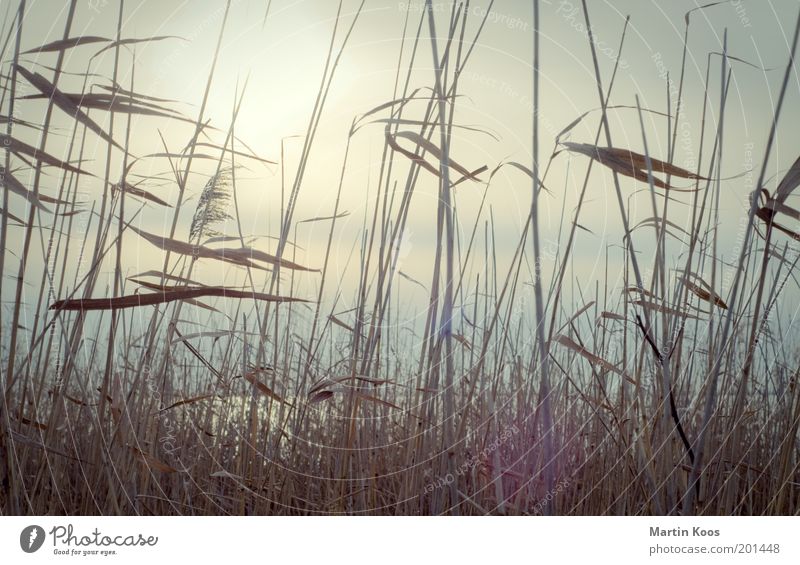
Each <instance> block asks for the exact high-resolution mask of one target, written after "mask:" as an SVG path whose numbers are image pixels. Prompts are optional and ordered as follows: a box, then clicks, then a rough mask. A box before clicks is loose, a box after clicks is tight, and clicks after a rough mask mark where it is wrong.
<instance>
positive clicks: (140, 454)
mask: <svg viewBox="0 0 800 565" xmlns="http://www.w3.org/2000/svg"><path fill="white" fill-rule="evenodd" d="M129 447H130V448H131V450H132V451H133V454H134V455H135V456H136V457H137V459H139V461H141V462H142V463H144V464H145V465H147V467H148V468H150V469H153V470H156V471H159V472H161V473H177V472H178V470H177V469H176V468H174V467H170V466H169V465H167V464H166V463H164V462H163V461H159V460H158V459H157V458H156V457H153V456H152V455H150V454H149V453H147V452H145V451H142V450H141V449H139V448H138V447H134V446H132V445H131V446H129Z"/></svg>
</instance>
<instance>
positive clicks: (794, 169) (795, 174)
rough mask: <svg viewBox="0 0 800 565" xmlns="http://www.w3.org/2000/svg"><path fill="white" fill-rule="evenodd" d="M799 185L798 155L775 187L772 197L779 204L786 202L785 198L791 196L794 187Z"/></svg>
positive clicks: (799, 167)
mask: <svg viewBox="0 0 800 565" xmlns="http://www.w3.org/2000/svg"><path fill="white" fill-rule="evenodd" d="M798 186H800V157H798V158H797V160H796V161H795V162H794V163H793V164H792V166H791V167H790V168H789V170H788V171H787V172H786V174H785V175H784V176H783V179H782V180H781V182H780V183H778V188H776V189H775V196H774V199H775V200H777V201H778V202H780V203H781V204H785V203H786V199H787V198H789V196H791V194H792V192H793V191H794V189H795V188H797V187H798Z"/></svg>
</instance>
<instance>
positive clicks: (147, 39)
mask: <svg viewBox="0 0 800 565" xmlns="http://www.w3.org/2000/svg"><path fill="white" fill-rule="evenodd" d="M165 39H180V40H181V41H188V40H187V39H186V38H184V37H178V36H177V35H156V36H153V37H142V38H140V39H133V38H131V39H120V40H119V41H112V42H111V43H110V44H108V45H106V46H105V47H103V48H102V49H101V50H100V51H98V52H97V53H95V54H94V55H92V57H93V58H94V57H97V56H98V55H99V54H100V53H102V52H103V51H107V50H108V49H113V48H115V47H117V46H122V45H132V44H134V43H147V42H150V41H164V40H165Z"/></svg>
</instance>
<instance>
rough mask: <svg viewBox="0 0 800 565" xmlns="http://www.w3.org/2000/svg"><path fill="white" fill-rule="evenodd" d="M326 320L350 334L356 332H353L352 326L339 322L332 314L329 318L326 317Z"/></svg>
mask: <svg viewBox="0 0 800 565" xmlns="http://www.w3.org/2000/svg"><path fill="white" fill-rule="evenodd" d="M328 319H329V320H330V321H331V323H333V324H335V325H337V326H339V327H340V328H344V329H346V330H348V331H351V332H354V331H356V330H355V328H353V327H352V326H350V325H349V324H346V323H345V322H343V321H341V320H340V319H339V318H337V317H336V316H334V315H333V314H331V315H330V316H328Z"/></svg>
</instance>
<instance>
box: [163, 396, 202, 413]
mask: <svg viewBox="0 0 800 565" xmlns="http://www.w3.org/2000/svg"><path fill="white" fill-rule="evenodd" d="M209 398H214V395H213V394H201V395H200V396H193V397H191V398H186V399H184V400H179V401H177V402H173V403H172V404H170V405H169V406H167V407H166V408H162V409H161V410H159V412H165V411H166V410H172V409H173V408H177V407H178V406H183V405H184V404H194V403H195V402H200V401H201V400H207V399H209Z"/></svg>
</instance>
